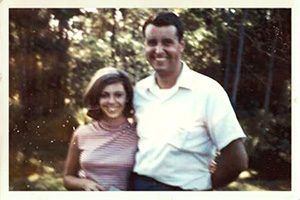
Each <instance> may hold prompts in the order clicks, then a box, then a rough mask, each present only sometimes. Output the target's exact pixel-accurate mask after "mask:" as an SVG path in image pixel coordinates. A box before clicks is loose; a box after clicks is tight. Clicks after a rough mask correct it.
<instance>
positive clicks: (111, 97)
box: [108, 95, 116, 103]
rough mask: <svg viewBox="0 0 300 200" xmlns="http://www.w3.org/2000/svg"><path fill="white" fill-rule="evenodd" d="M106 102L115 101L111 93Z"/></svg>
mask: <svg viewBox="0 0 300 200" xmlns="http://www.w3.org/2000/svg"><path fill="white" fill-rule="evenodd" d="M108 102H109V103H115V102H116V99H115V97H114V96H113V95H110V96H109V99H108Z"/></svg>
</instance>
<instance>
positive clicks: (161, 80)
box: [155, 65, 182, 89]
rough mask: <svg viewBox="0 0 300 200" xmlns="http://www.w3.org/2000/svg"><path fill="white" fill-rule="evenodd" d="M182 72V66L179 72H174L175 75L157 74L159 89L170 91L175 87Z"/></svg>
mask: <svg viewBox="0 0 300 200" xmlns="http://www.w3.org/2000/svg"><path fill="white" fill-rule="evenodd" d="M181 71H182V65H180V67H179V70H178V71H176V72H174V73H173V74H169V75H165V74H161V73H158V72H156V74H155V80H156V83H157V85H158V86H159V88H161V89H168V88H171V87H173V86H174V85H175V84H176V82H177V79H178V77H179V75H180V73H181Z"/></svg>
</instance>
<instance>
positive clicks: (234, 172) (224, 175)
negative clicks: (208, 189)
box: [212, 139, 248, 189]
mask: <svg viewBox="0 0 300 200" xmlns="http://www.w3.org/2000/svg"><path fill="white" fill-rule="evenodd" d="M247 168H248V156H247V152H246V149H245V146H244V143H243V141H242V139H237V140H234V141H232V142H231V143H229V144H228V145H227V146H226V147H224V148H223V149H222V150H221V155H220V157H219V158H218V161H217V170H216V171H215V172H214V173H213V174H212V187H213V188H214V189H215V188H218V187H222V186H225V185H227V184H228V183H230V182H232V181H234V180H235V179H236V178H237V177H238V176H239V174H240V173H241V172H242V171H244V170H246V169H247Z"/></svg>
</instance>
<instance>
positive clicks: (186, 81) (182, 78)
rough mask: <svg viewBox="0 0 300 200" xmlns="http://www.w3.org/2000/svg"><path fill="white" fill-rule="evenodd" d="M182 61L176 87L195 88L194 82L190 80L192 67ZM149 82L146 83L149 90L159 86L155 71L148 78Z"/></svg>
mask: <svg viewBox="0 0 300 200" xmlns="http://www.w3.org/2000/svg"><path fill="white" fill-rule="evenodd" d="M181 63H182V70H181V72H180V74H179V76H178V78H177V81H176V84H175V86H174V87H178V88H180V87H181V88H186V89H190V90H191V89H192V88H193V84H192V81H191V80H190V75H189V74H190V72H191V69H190V68H189V67H188V66H187V64H186V63H185V62H183V61H181ZM148 81H149V82H148V84H146V89H147V90H152V89H154V88H155V87H158V85H157V83H156V80H155V72H153V73H152V74H151V75H150V77H149V79H148Z"/></svg>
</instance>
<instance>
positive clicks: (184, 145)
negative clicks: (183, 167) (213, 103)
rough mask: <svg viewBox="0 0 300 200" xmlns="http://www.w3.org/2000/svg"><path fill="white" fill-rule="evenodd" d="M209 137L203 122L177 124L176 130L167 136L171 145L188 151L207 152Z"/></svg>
mask: <svg viewBox="0 0 300 200" xmlns="http://www.w3.org/2000/svg"><path fill="white" fill-rule="evenodd" d="M210 143H211V142H210V138H209V135H208V133H207V129H206V127H205V125H204V123H197V124H185V125H182V126H178V128H177V131H176V132H175V133H174V134H173V135H172V136H171V135H170V136H169V138H168V144H170V145H171V146H173V147H175V148H177V149H180V150H183V151H189V152H195V153H201V154H207V153H208V152H209V149H208V147H209V146H210Z"/></svg>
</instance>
